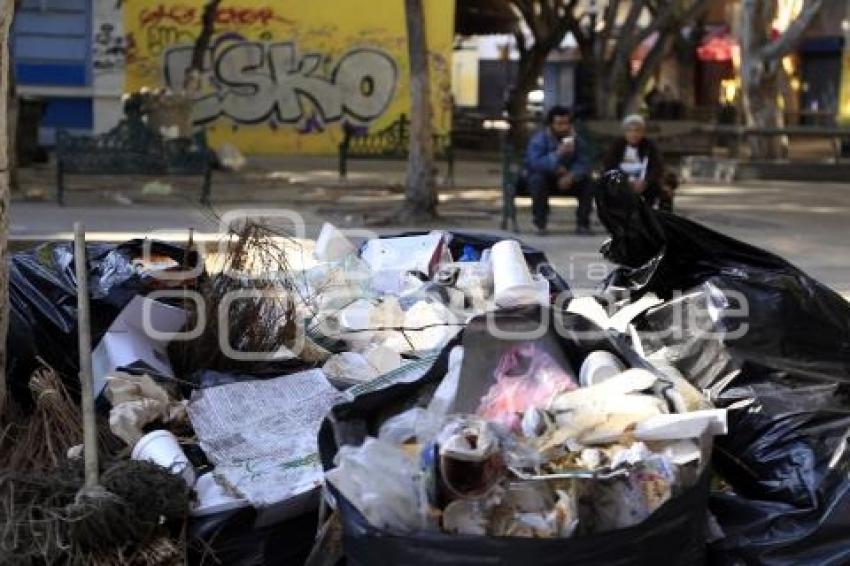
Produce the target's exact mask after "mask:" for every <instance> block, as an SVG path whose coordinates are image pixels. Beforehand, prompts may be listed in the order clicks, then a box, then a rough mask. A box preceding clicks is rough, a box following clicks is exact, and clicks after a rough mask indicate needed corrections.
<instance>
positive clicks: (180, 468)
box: [130, 430, 195, 487]
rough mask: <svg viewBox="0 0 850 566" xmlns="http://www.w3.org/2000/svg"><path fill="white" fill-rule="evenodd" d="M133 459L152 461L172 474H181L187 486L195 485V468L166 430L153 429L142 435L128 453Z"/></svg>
mask: <svg viewBox="0 0 850 566" xmlns="http://www.w3.org/2000/svg"><path fill="white" fill-rule="evenodd" d="M130 457H131V458H132V459H133V460H140V461H143V462H153V463H154V464H157V465H159V466H162V467H163V468H165V469H167V470H168V471H170V472H171V473H173V474H176V475H179V476H183V479H184V480H185V481H186V484H187V485H188V486H189V487H192V486H193V485H195V468H193V467H192V464H190V463H189V459H188V458H187V457H186V453H185V452H183V449H182V448H180V443H179V442H177V437H176V436H174V435H173V434H171V433H170V432H168V431H167V430H155V431H153V432H151V433H148V434H146V435H145V436H143V437H142V438H141V439H140V440H139V441H138V442H137V443H136V445H135V446H134V447H133V452H132V453H131V454H130Z"/></svg>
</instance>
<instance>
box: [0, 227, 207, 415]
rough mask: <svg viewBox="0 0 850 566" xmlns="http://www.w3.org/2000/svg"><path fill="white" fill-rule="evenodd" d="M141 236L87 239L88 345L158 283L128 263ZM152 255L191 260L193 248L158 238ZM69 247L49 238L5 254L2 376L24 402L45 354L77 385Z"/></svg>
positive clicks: (139, 252) (137, 253) (139, 251)
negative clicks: (101, 240) (6, 313)
mask: <svg viewBox="0 0 850 566" xmlns="http://www.w3.org/2000/svg"><path fill="white" fill-rule="evenodd" d="M145 245H146V244H145V241H144V240H131V241H128V242H126V243H124V244H121V245H119V246H114V245H105V244H92V245H89V246H88V247H87V249H86V254H87V256H88V265H89V290H90V294H91V296H90V300H91V327H92V345H93V346H94V345H96V344H97V342H98V341H99V340H100V338H101V337H102V336H103V334H104V333H105V332H106V330H107V329H108V328H109V325H110V324H111V323H112V321H113V320H114V319H115V317H117V316H118V314H119V313H120V312H121V309H123V308H124V307H125V306H126V305H127V303H129V302H130V300H131V299H132V298H133V297H134V296H135V295H138V294H144V293H146V292H147V291H149V290H151V289H152V288H153V287H154V285H155V283H156V282H155V281H152V280H150V278H148V277H145V276H144V274H143V273H142V271H141V270H140V269H139V268H138V267H137V266H135V265H134V264H133V259H135V258H140V257H142V256H143V255H144V253H145V252H144V246H145ZM147 245H149V246H150V252H149V253H150V254H151V256H152V257H153V256H167V257H169V258H171V259H173V260H175V261H177V262H178V263H179V264H181V265H183V264H184V261H186V262H187V263H186V264H187V265H190V266H194V265H196V264H197V261H198V258H197V254H196V253H195V252H192V253H191V254H190V255H189V256H188V257H186V258H185V259H184V254H186V250H184V249H183V248H180V247H178V246H173V245H170V244H165V243H162V242H150V241H149V242H148V243H147ZM74 269H75V267H74V247H73V245H72V244H71V243H67V242H53V243H46V244H42V245H39V246H37V247H36V248H34V249H32V250H29V251H24V252H18V253H15V254H13V255H12V257H11V258H10V260H9V305H10V318H9V337H8V340H7V352H8V359H7V365H6V372H7V373H6V375H7V380H8V382H9V386H10V387H9V389H10V391H11V392H12V395H13V396H14V397H15V400H16V401H18V402H20V403H21V404H22V405H23V406H28V405H29V403H30V402H31V401H30V394H29V389H28V381H29V377H30V374H31V373H32V371H33V370H34V369H35V368H36V367H37V361H36V357H39V358H41V359H43V360H44V361H45V362H46V363H48V364H49V365H50V366H51V367H53V368H54V369H55V370H57V371H58V372H59V373H60V374H61V375H63V376H66V377H73V379H69V380H68V381H69V383H68V384H67V385H68V386H69V387H70V388H71V389H72V390H75V389H76V386H75V384H76V383H77V379H76V376H77V373H78V371H79V359H78V354H77V350H78V347H77V284H76V276H75V273H74Z"/></svg>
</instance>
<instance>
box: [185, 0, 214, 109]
mask: <svg viewBox="0 0 850 566" xmlns="http://www.w3.org/2000/svg"><path fill="white" fill-rule="evenodd" d="M220 3H221V0H208V2H207V3H206V4H204V11H203V13H202V14H201V33H199V34H198V38H197V39H196V40H195V45H194V46H193V47H192V64H191V65H189V68H188V69H186V76H185V77H184V78H183V81H184V82H183V90H184V93H185V95H186V96H187V97H188V98H189V99H194V98H195V96H197V94H198V93H199V92H200V91H201V87H202V85H201V79H202V77H203V70H204V59H205V58H206V55H207V50H208V49H209V47H210V41H211V40H212V36H213V33H214V32H215V15H216V12H217V11H218V5H219V4H220Z"/></svg>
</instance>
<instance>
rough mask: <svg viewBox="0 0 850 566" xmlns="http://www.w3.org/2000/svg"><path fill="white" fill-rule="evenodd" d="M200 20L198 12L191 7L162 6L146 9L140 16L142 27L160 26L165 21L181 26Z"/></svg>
mask: <svg viewBox="0 0 850 566" xmlns="http://www.w3.org/2000/svg"><path fill="white" fill-rule="evenodd" d="M198 18H200V14H198V10H196V9H195V8H191V7H189V6H180V5H177V6H165V5H164V4H160V5H159V6H157V7H156V8H145V9H144V10H142V12H141V13H140V14H139V23H141V24H142V27H145V26H150V25H159V24H161V23H163V21H167V22H169V23H172V24H177V25H181V26H185V25H189V24H192V23H195V21H196V20H198Z"/></svg>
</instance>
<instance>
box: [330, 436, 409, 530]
mask: <svg viewBox="0 0 850 566" xmlns="http://www.w3.org/2000/svg"><path fill="white" fill-rule="evenodd" d="M337 459H338V466H337V467H336V468H334V469H333V470H331V471H329V472H328V473H327V474H326V479H327V481H329V482H331V483H332V484H333V485H334V486H335V487H336V489H338V490H339V491H340V493H342V494H343V495H344V496H345V497H346V499H348V500H349V501H351V502H352V504H354V505H355V506H356V507H357V508H358V509H359V510H361V512H362V513H363V514H364V516H365V517H366V518H367V519H368V521H369V523H370V524H372V525H376V526H378V527H385V528H387V527H389V528H392V529H393V530H397V531H400V532H405V531H413V530H415V529H418V528H420V526H421V524H422V523H421V519H420V513H419V507H420V503H421V501H420V494H419V486H418V484H417V483H416V481H414V478H415V477H416V476H417V474H418V465H417V462H416V460H415V459H414V458H413V457H412V456H411V455H409V454H408V453H406V452H404V451H403V450H402V449H401V448H398V447H396V446H394V445H392V444H390V443H389V442H385V441H381V440H378V439H375V438H367V439H366V441H365V442H364V443H363V444H362V445H361V446H357V447H355V446H343V447H342V448H341V449H340V452H339V455H338V457H337Z"/></svg>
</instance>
